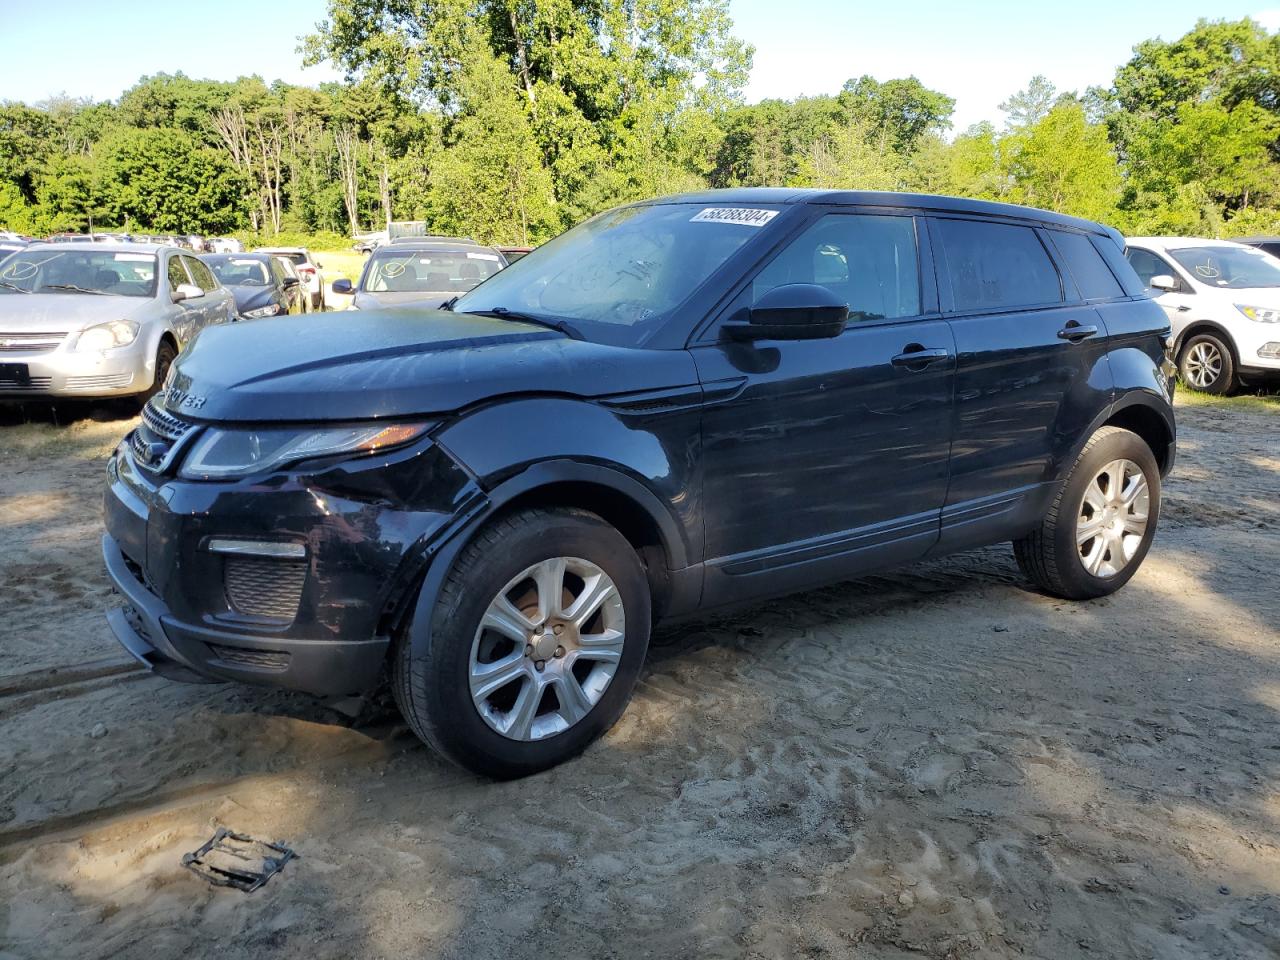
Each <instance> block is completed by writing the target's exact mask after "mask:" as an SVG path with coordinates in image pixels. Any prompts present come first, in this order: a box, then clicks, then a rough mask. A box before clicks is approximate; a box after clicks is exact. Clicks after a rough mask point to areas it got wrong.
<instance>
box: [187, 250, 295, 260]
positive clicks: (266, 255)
mask: <svg viewBox="0 0 1280 960" xmlns="http://www.w3.org/2000/svg"><path fill="white" fill-rule="evenodd" d="M275 256H276V255H275V254H274V253H271V252H269V251H266V250H249V251H241V252H240V253H235V252H228V253H202V254H200V256H199V258H200V259H201V260H208V259H210V258H211V257H218V258H219V259H234V260H252V259H254V258H256V259H258V260H259V261H262V260H272V259H274V258H275Z"/></svg>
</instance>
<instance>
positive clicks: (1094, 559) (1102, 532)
mask: <svg viewBox="0 0 1280 960" xmlns="http://www.w3.org/2000/svg"><path fill="white" fill-rule="evenodd" d="M1150 508H1151V491H1150V489H1149V488H1148V486H1147V477H1146V474H1144V473H1143V472H1142V468H1141V467H1139V466H1138V465H1137V464H1136V463H1134V462H1133V461H1132V460H1112V461H1111V462H1110V463H1108V464H1106V465H1105V466H1103V468H1102V469H1101V470H1099V471H1098V473H1097V474H1096V475H1095V476H1094V477H1093V479H1092V480H1090V481H1089V485H1088V486H1087V487H1085V490H1084V497H1083V498H1082V500H1081V502H1080V513H1079V516H1078V518H1077V520H1076V548H1077V551H1078V555H1079V557H1080V562H1081V563H1082V564H1083V565H1084V568H1085V570H1087V571H1088V572H1089V573H1090V574H1092V575H1093V576H1095V577H1100V578H1103V579H1106V578H1108V577H1114V576H1115V575H1116V574H1118V573H1119V572H1120V571H1121V570H1123V569H1124V568H1125V567H1126V566H1128V564H1129V561H1131V560H1132V559H1133V557H1134V554H1136V553H1137V552H1138V548H1139V547H1140V546H1141V545H1142V540H1143V537H1145V536H1146V533H1147V522H1148V511H1149V510H1150Z"/></svg>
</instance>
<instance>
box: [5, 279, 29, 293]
mask: <svg viewBox="0 0 1280 960" xmlns="http://www.w3.org/2000/svg"><path fill="white" fill-rule="evenodd" d="M0 287H4V288H5V289H6V290H17V291H18V292H19V293H30V292H31V291H30V290H28V289H27V288H26V287H20V286H18V285H17V284H16V283H9V282H8V281H7V280H0Z"/></svg>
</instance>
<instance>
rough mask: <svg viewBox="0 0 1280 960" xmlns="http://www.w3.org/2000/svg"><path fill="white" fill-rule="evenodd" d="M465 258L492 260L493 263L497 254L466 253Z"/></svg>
mask: <svg viewBox="0 0 1280 960" xmlns="http://www.w3.org/2000/svg"><path fill="white" fill-rule="evenodd" d="M467 259H468V260H492V261H493V262H494V263H497V261H498V257H497V254H493V253H468V254H467Z"/></svg>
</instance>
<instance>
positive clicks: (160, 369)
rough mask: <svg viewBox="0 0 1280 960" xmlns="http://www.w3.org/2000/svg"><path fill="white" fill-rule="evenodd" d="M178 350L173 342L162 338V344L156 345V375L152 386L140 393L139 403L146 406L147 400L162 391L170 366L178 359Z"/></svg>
mask: <svg viewBox="0 0 1280 960" xmlns="http://www.w3.org/2000/svg"><path fill="white" fill-rule="evenodd" d="M177 356H178V351H177V350H175V349H174V348H173V344H172V343H170V342H169V341H168V340H161V341H160V346H158V347H156V365H155V370H156V374H155V377H154V378H153V379H152V381H151V386H150V387H148V388H147V389H146V390H144V391H143V392H142V393H140V394H138V403H139V404H140V405H142V406H145V405H146V403H147V401H148V400H150V399H151V398H152V397H154V396H155V395H156V394H157V393H159V392H160V390H161V388H163V387H164V381H165V378H167V377H168V376H169V368H170V367H171V366H173V361H174V360H175V359H177Z"/></svg>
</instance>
